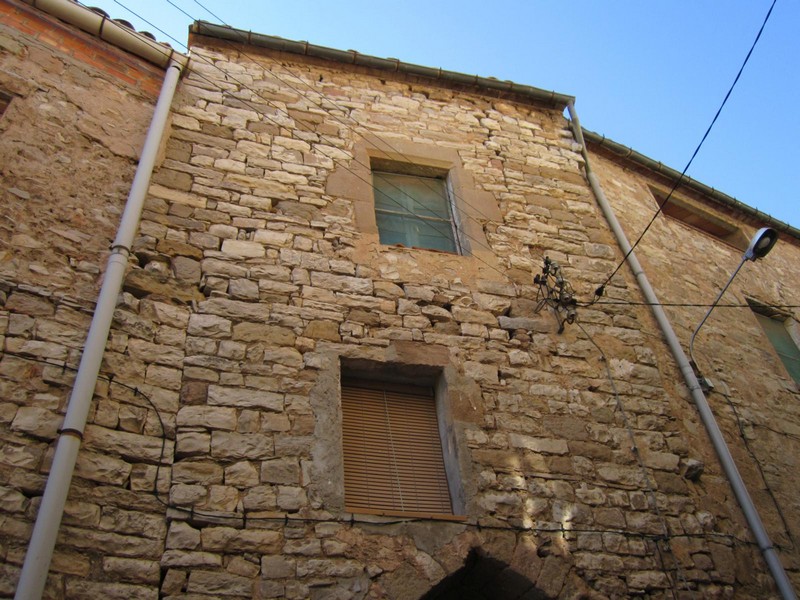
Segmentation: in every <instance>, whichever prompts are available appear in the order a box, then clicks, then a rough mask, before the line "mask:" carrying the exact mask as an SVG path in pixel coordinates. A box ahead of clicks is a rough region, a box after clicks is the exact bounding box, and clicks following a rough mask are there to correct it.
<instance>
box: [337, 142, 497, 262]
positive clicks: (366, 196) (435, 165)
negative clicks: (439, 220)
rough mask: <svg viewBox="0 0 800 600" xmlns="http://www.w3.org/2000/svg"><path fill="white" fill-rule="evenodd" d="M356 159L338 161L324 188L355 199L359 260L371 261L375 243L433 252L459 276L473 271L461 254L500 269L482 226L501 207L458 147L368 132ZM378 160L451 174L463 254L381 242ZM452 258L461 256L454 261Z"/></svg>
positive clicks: (358, 145) (390, 248)
mask: <svg viewBox="0 0 800 600" xmlns="http://www.w3.org/2000/svg"><path fill="white" fill-rule="evenodd" d="M352 157H353V160H352V161H351V162H350V163H349V164H339V165H338V166H337V167H336V168H335V169H334V170H333V171H332V172H331V174H330V175H329V176H328V178H327V180H326V182H325V192H326V194H328V195H330V196H331V197H333V198H343V199H347V200H349V201H351V202H352V208H353V225H354V226H355V228H356V229H357V230H358V231H359V232H360V233H361V234H362V235H361V236H360V238H359V239H357V240H356V243H357V244H358V245H359V247H360V248H361V249H362V250H363V251H361V252H357V253H355V255H354V260H355V261H356V262H357V263H360V264H369V263H371V262H372V261H373V260H374V255H371V254H370V253H369V252H367V249H368V248H369V247H370V246H372V245H373V244H376V245H377V246H378V249H379V251H380V252H411V253H416V252H426V253H429V256H430V258H432V259H433V260H439V261H447V264H448V267H449V268H451V269H456V270H458V272H459V276H464V277H469V276H470V273H471V272H472V271H471V270H470V269H471V266H470V265H471V263H470V261H469V260H461V259H462V258H463V259H469V258H470V257H473V256H475V257H478V258H480V259H481V261H482V262H483V263H487V264H489V265H491V266H492V267H495V268H497V269H500V268H501V265H500V264H499V262H498V260H497V256H496V254H495V252H494V251H493V249H492V246H491V245H490V244H489V241H488V239H487V237H486V231H485V230H484V226H483V223H485V222H497V223H502V221H503V216H502V213H501V211H500V205H499V203H498V201H497V198H496V197H495V195H494V194H493V193H491V192H489V191H486V190H484V189H481V187H480V186H479V185H477V184H476V183H475V180H474V178H473V176H472V174H471V172H470V171H469V170H468V169H466V168H465V166H464V163H463V161H462V159H461V156H460V154H459V152H458V150H457V149H455V148H452V147H449V146H441V145H437V144H436V143H434V142H419V141H411V140H407V139H400V138H397V137H394V136H392V137H384V136H380V135H377V134H374V133H365V134H362V136H361V137H360V138H359V139H357V140H356V141H355V143H354V144H353V147H352ZM380 160H386V161H390V162H392V163H394V164H395V165H396V166H397V165H400V166H402V165H406V166H407V168H413V169H416V170H419V169H423V170H424V169H435V170H438V171H440V172H446V173H447V174H448V178H447V181H448V185H449V190H448V193H449V194H450V196H451V200H452V206H453V220H454V223H455V225H456V228H457V234H458V243H459V244H460V247H461V254H455V253H446V252H436V251H430V250H425V249H419V250H418V249H416V248H403V247H400V246H384V245H381V244H380V241H379V239H378V237H379V236H378V227H377V224H376V222H375V195H374V193H373V189H372V165H373V164H376V162H377V161H380ZM453 258H457V259H459V260H458V261H453V260H452V259H453Z"/></svg>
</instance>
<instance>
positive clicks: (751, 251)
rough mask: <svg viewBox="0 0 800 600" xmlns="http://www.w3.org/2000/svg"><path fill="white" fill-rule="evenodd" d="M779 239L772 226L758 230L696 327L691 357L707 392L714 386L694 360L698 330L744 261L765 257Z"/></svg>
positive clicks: (702, 385)
mask: <svg viewBox="0 0 800 600" xmlns="http://www.w3.org/2000/svg"><path fill="white" fill-rule="evenodd" d="M777 241H778V232H777V231H775V230H774V229H772V228H771V227H762V228H761V229H759V230H758V231H757V232H756V234H755V235H754V236H753V239H752V240H750V245H749V246H748V247H747V250H745V253H744V254H743V255H742V261H741V262H740V263H739V266H738V267H736V270H735V271H734V272H733V275H731V278H730V279H728V283H726V284H725V287H724V288H722V291H721V292H720V293H719V296H717V299H716V300H714V304H712V305H711V308H709V309H708V312H707V313H706V316H705V317H703V320H702V321H700V324H699V325H698V326H697V329H695V330H694V333H693V334H692V339H691V341H690V342H689V357H690V358H691V365H692V368H693V369H694V373H695V375H696V376H697V379H698V380H699V382H700V385H701V387H702V388H703V391H706V392H707V391H708V390H710V389H712V388H713V387H714V386H713V385H712V384H711V382H710V381H709V380H708V379H706V378H705V377H703V376H702V375H701V374H700V371H699V369H698V368H697V363H696V362H695V360H694V338H695V337H696V336H697V332H698V331H700V328H701V327H702V326H703V323H705V322H706V319H708V316H709V315H710V314H711V311H712V310H714V308H715V307H716V306H717V304H718V303H719V301H720V298H722V295H723V294H724V293H725V291H726V290H727V289H728V287H729V286H730V285H731V283H732V282H733V279H734V277H736V275H737V274H738V273H739V270H740V269H741V268H742V266H743V265H744V263H746V262H747V261H748V260H752V261H753V262H755V261H756V260H758V259H759V258H764V257H765V256H766V255H767V254H769V251H770V250H772V247H773V246H774V245H775V242H777Z"/></svg>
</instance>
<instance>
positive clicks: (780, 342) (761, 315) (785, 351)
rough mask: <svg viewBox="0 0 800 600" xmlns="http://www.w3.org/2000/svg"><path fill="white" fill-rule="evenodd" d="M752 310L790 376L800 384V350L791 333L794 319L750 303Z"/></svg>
mask: <svg viewBox="0 0 800 600" xmlns="http://www.w3.org/2000/svg"><path fill="white" fill-rule="evenodd" d="M750 308H752V309H753V312H754V313H755V315H756V318H757V319H758V322H759V323H760V324H761V327H762V329H764V333H765V334H766V335H767V338H768V339H769V341H770V343H771V344H772V346H773V348H775V352H776V353H777V354H778V357H779V358H780V359H781V362H782V363H783V365H784V366H785V367H786V370H787V371H788V372H789V375H791V376H792V379H794V380H795V381H796V382H797V383H798V384H800V348H798V346H797V343H796V342H795V340H794V339H793V338H792V335H791V334H790V333H789V329H788V327H789V326H791V325H792V318H791V317H790V316H788V315H786V314H783V313H781V312H779V311H777V310H775V309H773V308H770V307H769V306H765V305H763V304H757V303H755V302H752V301H751V302H750Z"/></svg>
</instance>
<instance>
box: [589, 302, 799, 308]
mask: <svg viewBox="0 0 800 600" xmlns="http://www.w3.org/2000/svg"><path fill="white" fill-rule="evenodd" d="M603 305H606V306H679V307H685V308H710V307H711V306H714V305H713V304H701V303H691V302H636V301H633V300H603V301H599V302H579V303H578V306H580V307H583V308H586V307H589V306H603ZM769 307H770V308H800V304H770V305H769ZM715 308H749V309H750V310H752V307H751V306H750V305H749V304H736V303H733V304H717V305H716V307H715Z"/></svg>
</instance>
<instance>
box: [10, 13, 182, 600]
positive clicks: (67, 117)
mask: <svg viewBox="0 0 800 600" xmlns="http://www.w3.org/2000/svg"><path fill="white" fill-rule="evenodd" d="M0 22H2V24H1V25H0V89H2V91H3V92H5V93H7V94H8V95H10V96H11V97H12V100H11V102H10V105H9V106H8V108H7V110H6V111H5V113H4V114H3V115H2V117H0V179H1V180H2V181H1V182H0V194H2V198H1V199H0V305H2V308H1V309H0V340H2V353H0V389H1V390H2V391H1V392H0V510H1V511H2V516H0V529H1V530H2V535H0V559H2V563H3V564H2V566H0V596H2V597H10V596H11V595H13V592H14V588H15V586H16V582H17V580H18V577H19V568H20V566H21V564H22V561H23V558H24V554H25V550H26V547H27V544H28V541H29V539H30V535H31V529H32V524H33V519H34V518H35V516H36V511H37V508H38V505H39V501H40V497H41V494H42V492H43V489H44V484H45V480H46V477H47V474H48V471H49V464H50V461H51V460H52V454H53V449H54V440H55V438H56V431H57V429H58V427H60V425H61V422H62V419H63V413H64V411H65V408H66V402H67V399H68V397H69V392H70V390H71V386H72V382H73V380H74V375H75V372H74V368H75V367H76V366H77V363H78V360H79V358H80V354H81V349H82V346H83V342H84V340H85V337H86V332H87V330H88V326H89V323H90V321H91V316H92V312H93V310H94V303H95V299H96V297H97V293H98V291H99V287H100V281H101V277H102V270H103V269H104V268H105V261H106V258H107V256H108V248H109V245H110V244H111V241H112V240H113V238H114V233H115V231H116V227H117V224H118V222H119V217H120V214H121V212H122V207H123V205H124V202H125V198H126V195H127V193H128V189H129V187H130V182H131V180H132V178H133V174H134V170H135V167H136V161H137V159H138V152H139V149H140V148H141V146H142V143H143V140H144V135H145V132H146V130H147V126H148V124H149V121H150V116H151V114H152V110H153V105H154V103H155V93H156V91H157V90H158V88H159V87H160V82H161V80H162V79H163V72H161V71H160V70H159V69H157V68H155V67H151V66H149V65H147V64H145V63H143V62H141V61H139V60H138V59H135V58H132V57H130V56H128V55H127V54H126V53H124V52H121V51H117V50H116V49H114V48H112V47H110V46H108V45H107V44H105V43H104V42H100V41H97V40H95V39H94V38H92V37H91V36H88V35H84V34H82V33H80V32H78V31H76V30H74V29H72V28H70V27H68V26H67V25H65V24H63V23H60V22H59V21H57V20H55V19H52V18H49V17H47V16H46V15H44V13H42V12H40V11H38V10H35V9H33V8H31V7H29V6H27V5H25V4H23V3H18V2H5V1H3V2H0ZM187 320H188V311H187V309H186V308H178V307H174V306H171V305H164V304H163V303H159V302H157V301H143V302H142V303H140V302H139V301H138V300H136V299H135V298H133V297H131V296H125V297H123V298H121V299H120V304H119V309H118V313H117V324H116V326H115V331H114V332H113V333H112V335H111V339H110V343H109V351H108V353H107V355H106V361H105V364H104V366H103V369H102V377H101V381H100V383H99V384H98V387H97V390H96V398H95V403H94V405H93V407H92V411H91V423H90V424H89V425H88V427H87V430H86V436H85V443H84V445H83V447H82V449H81V454H80V458H79V460H78V465H77V469H76V477H75V479H74V483H73V487H72V489H71V493H70V496H69V500H68V502H67V509H66V514H65V517H64V520H63V524H62V529H61V533H60V536H59V544H58V550H57V552H56V555H55V557H54V560H53V563H52V567H51V570H50V576H49V578H48V587H47V593H46V597H48V598H64V597H69V598H87V597H95V598H96V597H126V598H144V597H155V596H157V593H156V592H154V591H153V590H156V589H157V587H158V584H159V582H160V570H159V569H160V568H159V560H160V557H161V555H162V554H163V547H164V539H165V537H166V530H167V526H166V523H165V522H164V511H165V509H164V507H163V505H162V504H160V503H159V502H158V501H157V500H156V498H155V497H154V496H153V494H152V489H153V482H154V480H155V472H156V464H157V463H158V462H159V460H160V459H159V457H160V456H161V454H162V439H163V437H164V436H163V434H164V431H163V430H162V428H161V425H160V423H159V420H158V415H159V414H160V415H161V417H162V418H163V419H164V421H165V425H164V428H165V429H166V431H167V433H168V434H169V435H170V436H171V437H174V434H173V433H171V432H174V414H175V413H176V412H177V404H178V391H177V390H174V391H173V390H170V389H169V387H168V386H162V385H161V382H160V381H159V382H158V383H157V384H154V385H140V386H139V389H140V392H138V393H137V392H135V391H132V390H131V389H128V388H125V387H122V386H120V385H117V384H116V383H114V384H111V383H109V377H113V376H115V374H116V373H119V374H120V376H121V379H126V378H128V373H129V372H131V371H132V370H133V369H134V368H141V369H142V370H144V369H145V366H150V365H151V364H152V365H153V366H152V367H150V368H151V372H157V370H158V368H159V367H158V366H157V365H159V364H161V363H162V362H163V361H164V360H180V358H176V357H175V355H168V354H167V353H166V352H165V350H164V349H166V348H168V347H173V348H174V347H175V344H176V343H178V342H177V341H176V338H174V337H173V338H172V339H168V338H169V337H170V333H169V331H168V328H167V326H180V323H181V321H183V323H184V325H185V322H186V321H187ZM162 323H163V324H164V327H163V328H162V329H161V330H160V332H159V335H158V336H157V337H156V336H155V335H154V337H153V339H151V342H152V343H151V346H154V344H162V345H160V346H155V347H157V348H159V351H158V353H157V354H156V355H155V356H158V358H155V360H154V358H153V357H154V353H153V352H152V348H150V347H149V346H146V345H143V343H142V342H140V339H139V338H136V337H135V336H134V338H133V339H130V340H129V337H130V336H129V334H128V333H127V330H128V329H130V330H133V331H138V332H140V333H141V332H142V330H146V329H147V328H149V330H150V331H154V330H155V329H156V328H157V327H159V326H160V325H161V324H162ZM180 335H182V332H179V337H180ZM181 343H182V342H180V343H178V347H179V349H178V350H177V351H178V352H182V349H180V344H181ZM137 348H138V350H136V349H137ZM167 357H169V358H167ZM152 377H153V376H151V378H152ZM145 394H146V395H147V397H148V398H149V400H150V402H152V404H150V402H148V400H147V399H145ZM171 455H172V442H171V441H170V442H169V443H168V444H167V445H166V448H165V449H164V452H163V456H164V459H163V460H164V462H167V461H169V460H171ZM161 473H163V477H164V478H165V479H164V489H165V490H166V485H167V482H168V476H169V472H168V471H167V470H163V469H162V470H161ZM101 582H114V583H113V585H110V586H108V585H107V584H106V583H101ZM132 584H133V585H132Z"/></svg>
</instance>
